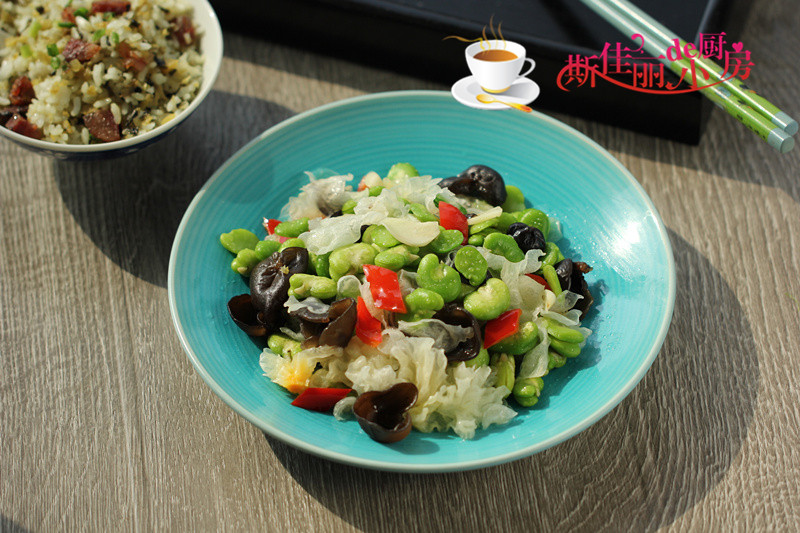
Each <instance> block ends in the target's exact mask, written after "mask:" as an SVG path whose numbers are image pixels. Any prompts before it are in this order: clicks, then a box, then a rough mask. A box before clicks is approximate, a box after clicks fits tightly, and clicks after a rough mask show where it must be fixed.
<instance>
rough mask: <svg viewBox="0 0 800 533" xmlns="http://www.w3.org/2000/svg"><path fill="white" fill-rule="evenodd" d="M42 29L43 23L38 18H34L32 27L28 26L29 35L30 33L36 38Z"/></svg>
mask: <svg viewBox="0 0 800 533" xmlns="http://www.w3.org/2000/svg"><path fill="white" fill-rule="evenodd" d="M41 29H42V24H41V23H40V22H39V21H38V20H34V21H33V22H32V23H31V25H30V27H29V28H28V35H30V36H31V37H33V38H36V36H37V35H39V30H41Z"/></svg>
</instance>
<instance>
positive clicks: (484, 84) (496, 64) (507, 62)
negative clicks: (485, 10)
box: [466, 39, 536, 94]
mask: <svg viewBox="0 0 800 533" xmlns="http://www.w3.org/2000/svg"><path fill="white" fill-rule="evenodd" d="M466 57H467V66H468V67H469V70H470V72H471V73H472V76H473V77H474V78H475V79H476V80H477V82H478V85H480V86H481V88H482V89H483V90H484V91H486V92H487V93H495V94H497V93H502V92H504V91H506V90H508V88H509V87H511V84H512V83H514V81H516V80H517V78H520V77H524V76H527V75H528V74H530V73H531V71H532V70H533V69H534V67H535V66H536V62H534V60H533V59H530V58H526V57H525V47H524V46H522V45H521V44H518V43H515V42H512V41H505V40H499V39H494V40H481V41H479V42H476V43H472V44H471V45H469V46H468V47H467V49H466ZM525 63H530V66H529V67H528V69H527V70H526V71H525V72H522V73H521V72H520V71H521V70H522V66H523V65H524V64H525Z"/></svg>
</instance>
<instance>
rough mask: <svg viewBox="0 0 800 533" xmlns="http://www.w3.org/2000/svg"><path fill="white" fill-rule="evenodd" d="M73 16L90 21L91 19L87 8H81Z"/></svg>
mask: <svg viewBox="0 0 800 533" xmlns="http://www.w3.org/2000/svg"><path fill="white" fill-rule="evenodd" d="M73 15H75V16H76V17H83V18H85V19H88V18H89V10H88V9H86V8H85V7H79V8H78V9H76V10H75V12H74V13H73Z"/></svg>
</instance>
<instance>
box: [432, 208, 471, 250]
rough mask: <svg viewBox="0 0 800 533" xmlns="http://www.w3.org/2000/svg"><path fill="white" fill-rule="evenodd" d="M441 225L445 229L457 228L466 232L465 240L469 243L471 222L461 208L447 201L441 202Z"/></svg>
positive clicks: (465, 242)
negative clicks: (468, 221)
mask: <svg viewBox="0 0 800 533" xmlns="http://www.w3.org/2000/svg"><path fill="white" fill-rule="evenodd" d="M439 225H440V226H441V227H443V228H444V229H457V230H458V231H460V232H461V233H463V234H464V241H463V242H462V243H461V244H467V239H469V224H468V223H467V217H466V215H464V213H462V212H461V210H460V209H459V208H457V207H456V206H454V205H451V204H448V203H447V202H439Z"/></svg>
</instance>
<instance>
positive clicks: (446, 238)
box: [425, 226, 464, 255]
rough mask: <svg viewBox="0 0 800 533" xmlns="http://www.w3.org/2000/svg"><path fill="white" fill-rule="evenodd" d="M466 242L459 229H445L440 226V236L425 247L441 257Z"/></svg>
mask: <svg viewBox="0 0 800 533" xmlns="http://www.w3.org/2000/svg"><path fill="white" fill-rule="evenodd" d="M462 242H464V234H463V233H461V232H460V231H459V230H457V229H444V228H442V227H441V226H439V235H437V236H436V238H435V239H433V240H432V241H431V242H430V243H428V245H427V246H426V247H425V248H426V249H427V250H430V251H431V252H433V253H435V254H439V255H444V254H446V253H449V252H452V251H453V250H455V249H456V248H458V247H459V246H461V243H462Z"/></svg>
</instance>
